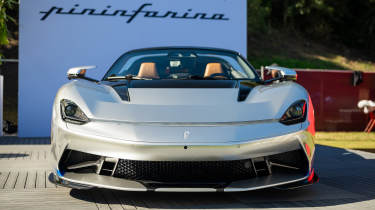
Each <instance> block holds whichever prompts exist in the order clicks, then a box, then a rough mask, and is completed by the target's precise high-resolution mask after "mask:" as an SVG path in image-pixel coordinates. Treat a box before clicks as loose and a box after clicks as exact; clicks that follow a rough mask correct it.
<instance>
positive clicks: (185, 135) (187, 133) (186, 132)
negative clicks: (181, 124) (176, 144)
mask: <svg viewBox="0 0 375 210" xmlns="http://www.w3.org/2000/svg"><path fill="white" fill-rule="evenodd" d="M189 136H190V131H188V130H186V131H185V132H184V139H188V138H189Z"/></svg>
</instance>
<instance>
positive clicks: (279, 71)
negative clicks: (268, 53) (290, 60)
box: [265, 66, 297, 82]
mask: <svg viewBox="0 0 375 210" xmlns="http://www.w3.org/2000/svg"><path fill="white" fill-rule="evenodd" d="M265 70H268V71H270V72H271V73H272V76H273V79H270V80H267V81H266V82H272V81H275V80H289V81H297V72H296V71H294V70H293V69H288V68H284V67H279V66H266V67H265Z"/></svg>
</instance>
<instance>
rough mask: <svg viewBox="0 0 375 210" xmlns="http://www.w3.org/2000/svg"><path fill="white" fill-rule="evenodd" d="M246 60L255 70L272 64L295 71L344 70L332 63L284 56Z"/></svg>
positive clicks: (256, 57)
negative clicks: (294, 69)
mask: <svg viewBox="0 0 375 210" xmlns="http://www.w3.org/2000/svg"><path fill="white" fill-rule="evenodd" d="M248 60H249V61H250V63H251V64H252V65H253V66H254V67H255V68H256V69H260V67H261V66H269V65H272V64H277V65H279V66H283V67H287V68H296V69H298V68H301V69H345V68H344V67H342V66H339V65H336V64H334V63H332V62H328V61H323V60H319V59H307V58H298V59H297V58H290V57H284V56H255V57H248Z"/></svg>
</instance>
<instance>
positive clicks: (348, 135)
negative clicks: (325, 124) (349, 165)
mask: <svg viewBox="0 0 375 210" xmlns="http://www.w3.org/2000/svg"><path fill="white" fill-rule="evenodd" d="M315 143H316V144H321V145H325V146H331V147H339V148H344V149H359V150H364V151H369V152H375V132H374V133H364V132H317V133H316V138H315Z"/></svg>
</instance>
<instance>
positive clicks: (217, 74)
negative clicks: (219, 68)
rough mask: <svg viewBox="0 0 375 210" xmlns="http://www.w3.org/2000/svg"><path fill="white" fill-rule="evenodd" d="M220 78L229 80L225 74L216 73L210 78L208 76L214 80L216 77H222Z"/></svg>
mask: <svg viewBox="0 0 375 210" xmlns="http://www.w3.org/2000/svg"><path fill="white" fill-rule="evenodd" d="M220 76H223V77H225V78H226V79H228V76H227V74H225V73H214V74H211V75H210V76H208V77H207V78H214V77H220Z"/></svg>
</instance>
